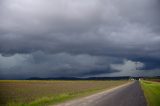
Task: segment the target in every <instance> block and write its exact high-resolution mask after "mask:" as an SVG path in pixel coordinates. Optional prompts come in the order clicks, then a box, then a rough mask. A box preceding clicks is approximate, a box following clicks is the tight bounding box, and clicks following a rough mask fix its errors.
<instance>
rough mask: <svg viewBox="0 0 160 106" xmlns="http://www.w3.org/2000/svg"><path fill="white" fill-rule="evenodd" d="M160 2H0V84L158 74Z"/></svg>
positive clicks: (63, 0) (58, 0)
mask: <svg viewBox="0 0 160 106" xmlns="http://www.w3.org/2000/svg"><path fill="white" fill-rule="evenodd" d="M159 11H160V1H159V0H0V79H25V78H30V77H43V78H44V77H91V76H93V77H105V76H158V75H160V13H159Z"/></svg>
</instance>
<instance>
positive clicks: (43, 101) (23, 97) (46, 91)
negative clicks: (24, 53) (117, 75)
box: [0, 80, 128, 106]
mask: <svg viewBox="0 0 160 106" xmlns="http://www.w3.org/2000/svg"><path fill="white" fill-rule="evenodd" d="M126 82H128V81H124V80H122V81H57V80H52V81H36V80H32V81H28V80H21V81H17V80H4V81H2V80H0V106H48V105H50V104H57V103H60V102H64V101H66V100H70V99H74V98H78V97H82V96H86V95H90V94H93V93H96V92H99V91H103V90H106V89H110V88H113V87H115V86H118V85H121V84H124V83H126Z"/></svg>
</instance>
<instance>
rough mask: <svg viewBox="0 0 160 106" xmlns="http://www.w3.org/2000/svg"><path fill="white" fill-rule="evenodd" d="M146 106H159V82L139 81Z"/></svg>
mask: <svg viewBox="0 0 160 106" xmlns="http://www.w3.org/2000/svg"><path fill="white" fill-rule="evenodd" d="M141 85H142V88H143V90H144V94H145V97H146V99H147V102H148V106H160V82H155V81H144V80H143V81H141Z"/></svg>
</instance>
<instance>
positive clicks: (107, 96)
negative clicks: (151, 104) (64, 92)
mask: <svg viewBox="0 0 160 106" xmlns="http://www.w3.org/2000/svg"><path fill="white" fill-rule="evenodd" d="M57 106H147V105H146V100H145V97H144V95H143V92H142V90H141V87H140V84H139V82H138V81H135V82H133V83H130V84H125V85H122V86H119V87H116V88H114V89H112V90H108V91H104V92H101V93H97V94H94V95H91V96H88V97H85V98H82V99H78V100H73V101H70V102H66V103H62V104H59V105H57Z"/></svg>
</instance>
